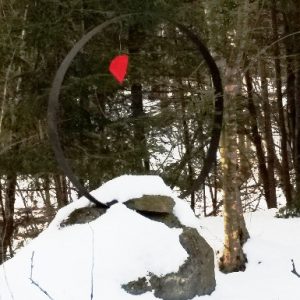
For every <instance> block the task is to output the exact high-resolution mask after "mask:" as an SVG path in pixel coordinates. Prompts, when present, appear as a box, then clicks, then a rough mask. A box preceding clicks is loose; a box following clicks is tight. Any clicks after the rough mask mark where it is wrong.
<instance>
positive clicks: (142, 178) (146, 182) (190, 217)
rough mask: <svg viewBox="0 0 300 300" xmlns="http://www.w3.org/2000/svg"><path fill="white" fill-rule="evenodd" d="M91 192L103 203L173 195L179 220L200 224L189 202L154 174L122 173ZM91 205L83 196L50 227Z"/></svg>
mask: <svg viewBox="0 0 300 300" xmlns="http://www.w3.org/2000/svg"><path fill="white" fill-rule="evenodd" d="M91 194H92V195H93V196H94V197H95V198H96V199H97V200H99V201H100V202H102V203H109V202H111V201H112V200H117V201H118V202H121V203H123V202H126V201H127V200H130V199H134V198H140V197H142V196H143V195H160V196H169V197H172V198H173V199H174V201H175V207H174V214H175V216H177V218H178V219H179V221H180V222H181V223H182V224H183V225H186V226H189V227H195V228H197V227H198V226H199V220H198V219H197V218H196V217H195V215H194V213H193V211H192V210H191V209H190V207H189V205H188V203H186V201H183V200H181V199H179V198H177V197H176V195H175V194H174V192H173V191H172V190H171V189H170V188H169V187H168V186H167V185H166V184H165V183H164V181H163V180H162V178H161V177H159V176H154V175H122V176H120V177H116V178H114V179H112V180H110V181H108V182H106V183H104V184H103V185H102V186H100V187H99V188H97V189H95V190H93V191H92V192H91ZM89 205H91V202H90V201H89V200H88V199H87V198H86V197H84V196H83V197H81V198H79V199H78V200H76V201H74V202H73V203H71V204H69V205H67V206H66V207H63V208H62V209H61V210H60V211H59V212H58V213H57V215H56V217H55V219H54V220H53V221H52V223H51V224H50V226H49V228H50V229H52V228H59V227H60V224H61V222H62V221H63V220H65V219H66V218H67V217H68V216H69V215H70V214H71V213H72V212H73V211H74V210H76V209H78V208H82V207H86V206H89Z"/></svg>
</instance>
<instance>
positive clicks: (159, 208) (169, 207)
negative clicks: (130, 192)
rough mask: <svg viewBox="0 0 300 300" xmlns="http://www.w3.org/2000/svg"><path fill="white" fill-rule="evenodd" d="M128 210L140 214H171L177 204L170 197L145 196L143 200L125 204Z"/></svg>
mask: <svg viewBox="0 0 300 300" xmlns="http://www.w3.org/2000/svg"><path fill="white" fill-rule="evenodd" d="M124 204H125V205H126V206H127V207H128V208H130V209H133V210H137V211H139V212H150V213H151V212H152V213H167V214H171V213H172V212H173V208H174V206H175V202H174V200H173V199H172V198H171V197H168V196H156V195H144V196H143V197H141V198H135V199H130V200H128V201H126V202H125V203H124Z"/></svg>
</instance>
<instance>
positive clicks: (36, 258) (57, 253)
mask: <svg viewBox="0 0 300 300" xmlns="http://www.w3.org/2000/svg"><path fill="white" fill-rule="evenodd" d="M92 194H93V196H94V197H95V198H96V199H101V201H102V202H105V203H109V202H111V201H112V200H117V201H118V203H116V204H114V205H113V206H111V207H110V208H109V209H108V210H103V209H99V208H95V207H92V206H91V205H90V203H89V202H88V201H87V199H85V198H84V197H82V198H80V199H78V200H77V201H75V202H73V203H72V204H70V205H68V206H66V207H64V208H63V209H61V210H60V211H59V212H58V214H57V216H56V218H55V219H54V220H53V222H52V223H51V224H50V226H49V228H48V229H47V230H46V231H44V232H43V233H42V234H41V235H40V236H39V237H37V238H36V239H35V240H34V241H32V242H31V243H30V244H29V245H28V246H26V247H25V248H24V249H22V250H21V251H20V252H19V253H18V254H17V255H16V256H15V257H14V258H13V259H11V260H9V261H7V262H6V263H5V264H4V265H3V266H1V267H0V287H1V289H0V299H15V300H24V299H31V300H43V299H49V298H51V299H64V300H71V299H72V300H74V299H75V300H76V299H78V300H85V299H87V300H88V299H94V300H97V299H99V300H100V299H113V300H127V299H143V300H153V299H165V300H184V299H192V298H193V297H195V296H196V295H205V294H210V293H211V292H213V291H214V289H215V277H214V258H213V250H212V249H211V247H210V246H209V245H208V244H207V243H206V241H205V240H204V239H203V238H202V237H201V236H200V235H199V232H198V228H199V221H198V219H197V218H196V217H195V216H194V214H193V212H192V210H191V209H190V207H189V205H188V204H187V203H186V202H184V201H182V200H180V199H178V198H176V196H174V195H173V193H172V191H171V190H170V189H169V188H168V187H167V186H166V185H165V184H164V182H163V181H162V179H161V178H160V177H157V176H121V177H119V178H116V179H114V180H111V181H109V182H107V183H106V184H104V185H102V186H101V187H100V188H99V189H97V190H95V191H93V192H92ZM145 195H146V197H145ZM132 199H134V205H133V206H132V203H133V201H131V202H129V203H131V205H130V207H127V206H126V202H128V201H130V200H132ZM138 199H142V202H143V201H144V203H146V207H147V209H145V206H142V209H141V206H140V205H139V204H138ZM145 199H146V200H145ZM150 200H151V201H150ZM152 201H153V202H154V201H162V202H161V204H160V205H158V203H154V205H153V207H154V208H155V209H154V211H153V209H152V207H151V202H152ZM127 204H128V203H127ZM171 208H172V209H171ZM161 209H162V210H163V211H160V210H161ZM137 295H139V296H137Z"/></svg>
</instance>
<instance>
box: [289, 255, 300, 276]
mask: <svg viewBox="0 0 300 300" xmlns="http://www.w3.org/2000/svg"><path fill="white" fill-rule="evenodd" d="M291 262H292V266H293V270H292V271H291V272H292V273H293V274H295V275H296V276H297V277H299V278H300V274H299V273H298V272H297V270H296V267H295V263H294V260H293V259H291Z"/></svg>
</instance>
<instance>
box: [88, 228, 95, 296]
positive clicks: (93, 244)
mask: <svg viewBox="0 0 300 300" xmlns="http://www.w3.org/2000/svg"><path fill="white" fill-rule="evenodd" d="M88 225H89V228H90V230H91V232H92V268H91V295H90V299H91V300H93V299H94V267H95V265H94V263H95V249H94V248H95V235H94V230H93V228H92V226H91V225H90V224H89V223H88Z"/></svg>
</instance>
